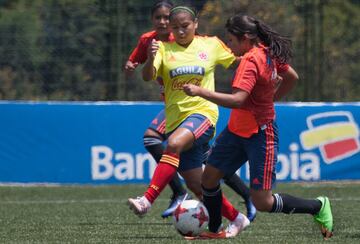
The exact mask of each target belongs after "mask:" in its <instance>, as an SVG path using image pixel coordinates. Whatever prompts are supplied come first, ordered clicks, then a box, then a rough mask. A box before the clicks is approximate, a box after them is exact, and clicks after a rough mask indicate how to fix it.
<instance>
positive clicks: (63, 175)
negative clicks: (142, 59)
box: [0, 101, 360, 184]
mask: <svg viewBox="0 0 360 244" xmlns="http://www.w3.org/2000/svg"><path fill="white" fill-rule="evenodd" d="M162 108H163V105H162V104H161V103H145V102H137V103H133V102H47V103H46V102H10V101H3V102H1V103H0V113H1V115H2V119H1V120H0V130H1V140H0V182H2V183H13V182H18V183H63V184H74V183H75V184H128V183H148V182H149V180H150V178H151V176H152V173H153V170H154V168H155V166H156V163H155V161H154V160H153V158H152V157H151V155H150V154H148V153H147V152H146V150H145V149H144V147H143V144H142V136H143V133H144V131H145V130H146V128H147V127H148V125H149V123H150V122H151V121H152V119H153V118H154V117H155V115H156V114H157V113H158V112H159V111H160V110H161V109H162ZM276 113H277V117H276V120H277V123H278V126H279V133H280V134H279V138H280V149H279V157H278V159H279V162H278V164H277V179H278V180H279V181H286V182H288V181H320V180H359V179H360V153H359V151H360V143H359V123H360V103H279V104H276ZM228 116H229V110H228V109H224V108H221V109H220V118H219V122H218V125H217V133H219V132H220V131H221V130H222V129H223V128H224V127H225V126H226V123H227V119H228ZM238 173H239V174H240V175H241V177H242V178H244V179H248V178H249V175H248V169H247V165H245V166H244V167H242V168H241V170H240V171H239V172H238Z"/></svg>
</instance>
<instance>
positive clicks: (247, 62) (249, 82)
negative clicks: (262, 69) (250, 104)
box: [232, 56, 258, 94]
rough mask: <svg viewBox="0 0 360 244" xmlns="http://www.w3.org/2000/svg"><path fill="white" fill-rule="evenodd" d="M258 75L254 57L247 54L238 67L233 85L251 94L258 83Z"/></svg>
mask: <svg viewBox="0 0 360 244" xmlns="http://www.w3.org/2000/svg"><path fill="white" fill-rule="evenodd" d="M257 76H258V71H257V67H256V63H255V61H254V59H253V58H251V57H246V56H245V57H243V59H242V60H241V62H240V64H239V66H238V68H237V69H236V72H235V76H234V79H233V82H232V87H233V88H238V89H241V90H244V91H246V92H247V93H249V94H250V93H251V91H252V89H253V88H254V86H255V84H256V80H257Z"/></svg>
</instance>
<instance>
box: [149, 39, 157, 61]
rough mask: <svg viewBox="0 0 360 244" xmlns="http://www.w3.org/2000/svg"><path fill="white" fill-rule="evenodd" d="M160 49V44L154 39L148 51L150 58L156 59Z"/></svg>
mask: <svg viewBox="0 0 360 244" xmlns="http://www.w3.org/2000/svg"><path fill="white" fill-rule="evenodd" d="M159 48H160V45H159V42H157V41H156V40H155V39H152V41H151V45H149V47H148V50H147V55H148V58H150V59H154V58H155V55H156V52H157V51H158V50H159Z"/></svg>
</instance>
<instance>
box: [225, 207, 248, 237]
mask: <svg viewBox="0 0 360 244" xmlns="http://www.w3.org/2000/svg"><path fill="white" fill-rule="evenodd" d="M249 225H250V220H249V219H248V218H247V217H246V216H245V215H243V214H242V213H239V214H238V216H236V219H235V220H234V221H232V222H230V224H229V226H228V227H227V228H226V230H225V232H226V238H233V237H235V236H237V235H238V234H239V233H240V232H241V231H243V230H244V229H245V228H246V227H248V226H249Z"/></svg>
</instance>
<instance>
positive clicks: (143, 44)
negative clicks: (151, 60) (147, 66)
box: [129, 38, 148, 64]
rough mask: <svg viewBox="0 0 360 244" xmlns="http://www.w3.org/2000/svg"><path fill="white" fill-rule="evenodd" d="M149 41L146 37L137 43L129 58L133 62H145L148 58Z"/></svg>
mask: <svg viewBox="0 0 360 244" xmlns="http://www.w3.org/2000/svg"><path fill="white" fill-rule="evenodd" d="M147 42H148V40H146V39H144V38H140V40H139V41H138V44H137V45H136V47H135V49H134V50H133V51H132V53H131V54H130V57H129V60H130V61H131V62H133V63H135V62H137V63H140V64H143V63H145V61H146V59H147V53H146V52H147V47H148V45H147Z"/></svg>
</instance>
